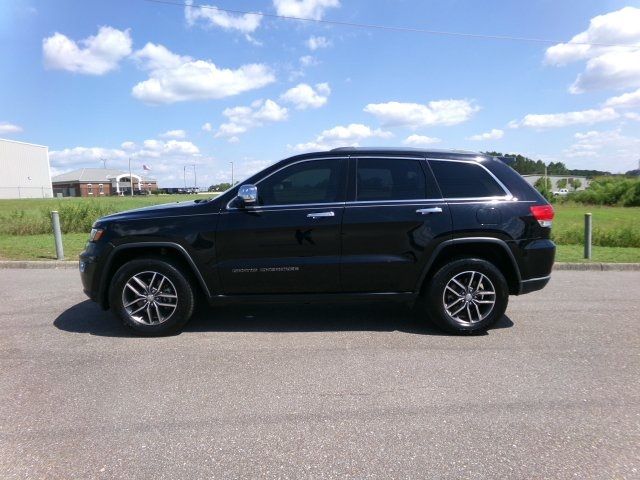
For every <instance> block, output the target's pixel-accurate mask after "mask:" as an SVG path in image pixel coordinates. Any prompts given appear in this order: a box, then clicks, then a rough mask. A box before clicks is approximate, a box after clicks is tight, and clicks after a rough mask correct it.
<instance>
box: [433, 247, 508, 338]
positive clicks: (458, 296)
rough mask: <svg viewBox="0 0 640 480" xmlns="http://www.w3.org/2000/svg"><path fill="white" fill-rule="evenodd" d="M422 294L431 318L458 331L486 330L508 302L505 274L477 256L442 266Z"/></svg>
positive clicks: (465, 332) (500, 315)
mask: <svg viewBox="0 0 640 480" xmlns="http://www.w3.org/2000/svg"><path fill="white" fill-rule="evenodd" d="M424 295H425V298H424V300H425V306H426V309H427V313H428V315H429V317H430V319H431V320H432V321H433V322H434V323H435V324H436V325H437V326H438V327H440V328H442V329H444V330H446V331H448V332H452V333H458V334H472V333H477V332H482V331H485V330H486V329H487V328H489V327H490V326H491V325H493V324H494V323H495V322H496V321H498V320H499V319H500V318H502V316H503V315H504V312H505V311H506V309H507V304H508V303H509V287H508V285H507V281H506V280H505V278H504V275H503V274H502V272H500V270H499V269H498V268H496V267H495V265H493V264H492V263H490V262H488V261H486V260H483V259H479V258H462V259H458V260H455V261H453V262H451V263H449V264H447V265H444V266H443V267H441V268H440V269H439V270H438V271H437V272H436V274H435V275H434V276H433V279H432V280H431V282H430V284H429V285H428V286H427V288H426V290H425V292H424Z"/></svg>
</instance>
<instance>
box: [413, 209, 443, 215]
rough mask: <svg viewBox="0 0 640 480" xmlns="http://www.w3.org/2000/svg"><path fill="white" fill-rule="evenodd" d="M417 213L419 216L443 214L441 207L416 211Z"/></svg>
mask: <svg viewBox="0 0 640 480" xmlns="http://www.w3.org/2000/svg"><path fill="white" fill-rule="evenodd" d="M416 213H417V214H419V215H429V214H430V213H442V209H441V208H440V207H431V208H420V209H418V210H416Z"/></svg>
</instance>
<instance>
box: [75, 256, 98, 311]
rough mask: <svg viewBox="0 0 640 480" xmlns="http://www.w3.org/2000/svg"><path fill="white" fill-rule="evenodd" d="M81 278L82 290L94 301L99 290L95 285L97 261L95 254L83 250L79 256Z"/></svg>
mask: <svg viewBox="0 0 640 480" xmlns="http://www.w3.org/2000/svg"><path fill="white" fill-rule="evenodd" d="M78 265H79V270H80V280H81V281H82V291H83V292H84V293H85V294H86V295H87V297H89V298H90V299H91V300H93V301H94V302H96V301H97V299H98V292H97V290H96V288H95V287H94V281H93V280H94V278H95V273H96V267H97V263H96V260H95V258H94V257H93V256H91V255H89V254H87V252H86V251H85V252H82V253H81V254H80V258H79V264H78Z"/></svg>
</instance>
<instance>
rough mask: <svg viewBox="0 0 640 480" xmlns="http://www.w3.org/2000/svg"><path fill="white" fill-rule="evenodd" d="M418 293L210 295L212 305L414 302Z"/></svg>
mask: <svg viewBox="0 0 640 480" xmlns="http://www.w3.org/2000/svg"><path fill="white" fill-rule="evenodd" d="M417 297H418V295H417V294H416V293H413V292H381V293H295V294H260V295H258V294H256V295H215V296H213V297H209V304H210V305H225V304H233V303H349V302H373V301H379V302H409V303H410V302H413V301H415V300H416V298H417Z"/></svg>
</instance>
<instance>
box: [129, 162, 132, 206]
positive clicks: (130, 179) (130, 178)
mask: <svg viewBox="0 0 640 480" xmlns="http://www.w3.org/2000/svg"><path fill="white" fill-rule="evenodd" d="M129 183H130V184H131V196H132V197H133V177H132V176H131V157H129Z"/></svg>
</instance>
